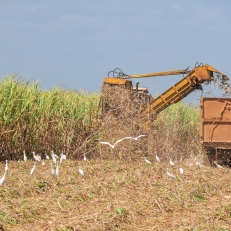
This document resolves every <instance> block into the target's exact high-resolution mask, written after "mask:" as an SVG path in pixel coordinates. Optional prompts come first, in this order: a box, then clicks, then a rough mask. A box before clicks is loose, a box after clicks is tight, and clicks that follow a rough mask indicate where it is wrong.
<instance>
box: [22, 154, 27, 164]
mask: <svg viewBox="0 0 231 231" xmlns="http://www.w3.org/2000/svg"><path fill="white" fill-rule="evenodd" d="M23 160H24V162H27V156H26V152H25V151H23Z"/></svg>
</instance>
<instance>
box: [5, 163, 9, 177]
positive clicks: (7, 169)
mask: <svg viewBox="0 0 231 231" xmlns="http://www.w3.org/2000/svg"><path fill="white" fill-rule="evenodd" d="M8 171H9V167H8V160H6V166H5V173H6V174H8Z"/></svg>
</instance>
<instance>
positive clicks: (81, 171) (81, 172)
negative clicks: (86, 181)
mask: <svg viewBox="0 0 231 231" xmlns="http://www.w3.org/2000/svg"><path fill="white" fill-rule="evenodd" d="M79 174H80V175H81V176H84V172H83V170H82V169H81V168H79Z"/></svg>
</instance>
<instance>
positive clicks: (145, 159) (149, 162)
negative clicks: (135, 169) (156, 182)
mask: <svg viewBox="0 0 231 231" xmlns="http://www.w3.org/2000/svg"><path fill="white" fill-rule="evenodd" d="M144 161H145V162H146V163H147V164H151V163H152V162H151V161H150V160H148V159H147V158H146V157H144Z"/></svg>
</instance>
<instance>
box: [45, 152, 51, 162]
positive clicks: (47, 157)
mask: <svg viewBox="0 0 231 231" xmlns="http://www.w3.org/2000/svg"><path fill="white" fill-rule="evenodd" d="M45 156H46V159H47V160H49V159H50V157H49V156H48V155H47V154H46V152H45Z"/></svg>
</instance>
